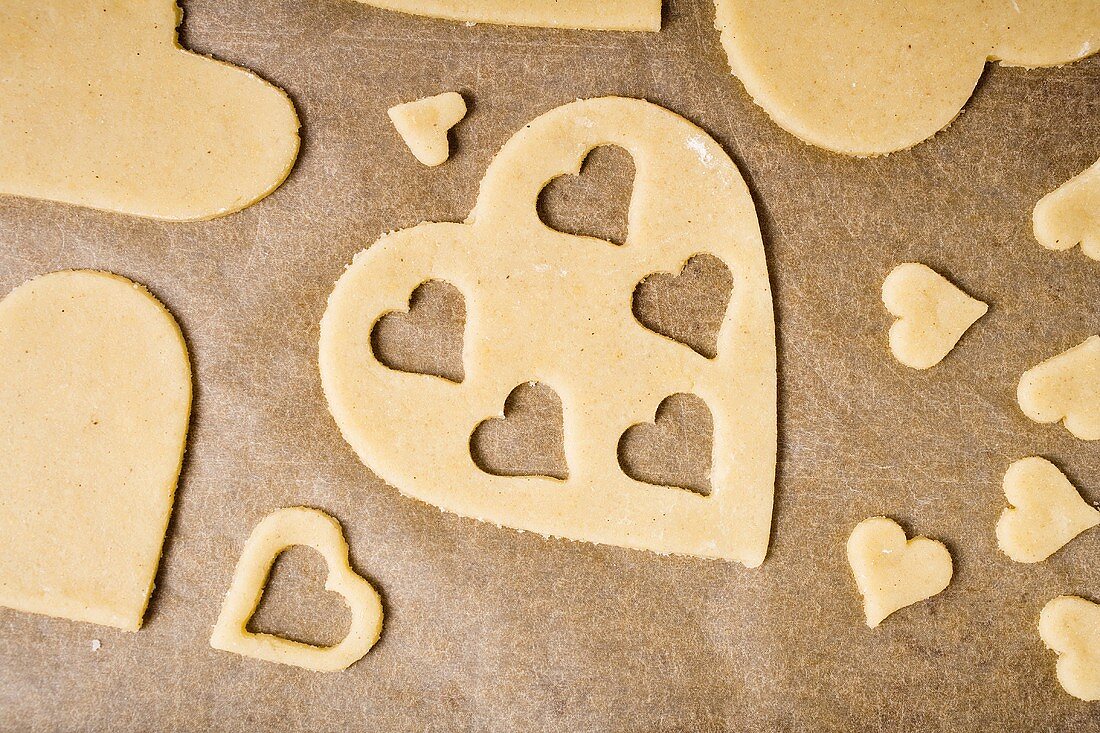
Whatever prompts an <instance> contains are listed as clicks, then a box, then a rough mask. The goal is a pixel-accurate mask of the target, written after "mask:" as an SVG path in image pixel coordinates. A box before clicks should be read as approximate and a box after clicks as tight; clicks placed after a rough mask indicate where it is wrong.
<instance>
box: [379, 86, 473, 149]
mask: <svg viewBox="0 0 1100 733" xmlns="http://www.w3.org/2000/svg"><path fill="white" fill-rule="evenodd" d="M387 113H388V114H389V116H390V121H392V122H393V126H394V127H395V128H396V129H397V132H398V134H399V135H401V139H402V140H404V141H405V144H406V145H408V146H409V151H410V152H411V153H412V154H413V156H414V157H415V158H416V159H417V160H419V161H420V162H421V163H423V164H424V165H426V166H437V165H441V164H443V163H444V162H446V160H447V158H449V157H451V143H450V141H449V140H448V138H447V133H448V132H449V131H450V129H451V128H452V127H454V126H455V125H457V124H458V123H459V122H461V121H462V118H463V117H465V116H466V101H465V100H463V99H462V95H461V94H459V93H458V92H444V93H443V94H437V95H435V96H434V97H425V98H424V99H417V100H416V101H413V102H405V103H404V104H399V105H397V106H396V107H390V108H389V110H388V112H387Z"/></svg>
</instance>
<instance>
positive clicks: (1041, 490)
mask: <svg viewBox="0 0 1100 733" xmlns="http://www.w3.org/2000/svg"><path fill="white" fill-rule="evenodd" d="M1004 492H1005V497H1006V498H1007V499H1008V503H1009V504H1010V506H1009V507H1008V508H1007V509H1005V510H1004V511H1003V512H1001V519H1000V521H998V522H997V544H998V546H1000V548H1001V551H1002V552H1004V553H1005V554H1006V555H1008V556H1009V557H1011V558H1012V559H1013V560H1015V561H1016V562H1039V561H1040V560H1046V559H1047V558H1048V557H1050V556H1051V555H1053V554H1054V553H1055V552H1057V551H1058V550H1060V549H1061V548H1062V547H1064V546H1065V545H1066V543H1068V542H1069V541H1070V540H1072V539H1073V538H1074V537H1076V536H1077V535H1079V534H1081V533H1082V532H1084V531H1085V530H1086V529H1089V528H1091V527H1095V526H1096V525H1098V524H1100V511H1097V510H1096V509H1094V508H1093V507H1091V506H1089V504H1088V502H1086V501H1085V500H1084V499H1083V498H1081V495H1080V494H1079V493H1077V489H1076V488H1075V487H1074V485H1073V484H1072V483H1070V480H1069V479H1068V478H1066V476H1065V474H1063V473H1062V472H1061V471H1059V470H1058V467H1057V466H1055V465H1054V464H1053V463H1051V462H1050V461H1047V460H1045V459H1043V458H1038V457H1031V458H1024V459H1022V460H1019V461H1016V462H1015V463H1013V464H1012V465H1011V466H1009V469H1008V471H1007V472H1006V473H1005V478H1004Z"/></svg>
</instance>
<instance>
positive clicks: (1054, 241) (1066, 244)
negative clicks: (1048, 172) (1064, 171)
mask: <svg viewBox="0 0 1100 733" xmlns="http://www.w3.org/2000/svg"><path fill="white" fill-rule="evenodd" d="M1031 218H1032V224H1033V226H1034V230H1035V238H1036V239H1037V240H1039V244H1041V245H1043V246H1044V247H1046V248H1047V249H1052V250H1056V251H1061V250H1066V249H1071V248H1072V247H1075V246H1077V245H1078V244H1079V245H1081V251H1082V252H1083V253H1084V254H1085V255H1086V256H1088V257H1091V258H1092V259H1094V260H1100V160H1098V161H1096V162H1095V163H1093V164H1092V167H1091V168H1087V169H1086V170H1085V171H1083V172H1082V173H1079V174H1078V175H1076V176H1074V177H1073V178H1071V179H1069V180H1068V181H1066V182H1065V183H1063V184H1062V185H1061V186H1059V187H1058V188H1056V189H1055V190H1053V191H1051V192H1050V193H1048V194H1047V195H1046V196H1044V197H1043V198H1041V199H1040V200H1039V203H1037V204H1036V205H1035V211H1034V213H1033V214H1032V217H1031Z"/></svg>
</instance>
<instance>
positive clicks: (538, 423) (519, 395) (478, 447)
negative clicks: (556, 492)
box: [470, 382, 569, 480]
mask: <svg viewBox="0 0 1100 733" xmlns="http://www.w3.org/2000/svg"><path fill="white" fill-rule="evenodd" d="M470 455H471V456H473V458H474V461H475V462H476V463H477V464H478V465H479V466H481V468H482V469H483V470H485V471H487V472H489V473H492V474H495V475H497V476H547V477H549V478H556V479H563V480H564V479H566V478H569V464H568V462H567V461H566V458H565V437H564V435H563V434H562V408H561V398H559V397H558V395H557V393H556V392H554V390H553V389H551V388H550V387H547V386H546V385H545V384H538V383H537V382H528V383H525V384H521V385H519V386H518V387H516V388H515V389H513V390H512V391H511V392H510V393H509V394H508V398H507V399H506V400H505V401H504V412H503V414H502V415H501V416H500V417H492V418H489V419H488V420H483V421H481V422H480V423H478V426H477V427H476V428H474V432H473V434H472V435H470Z"/></svg>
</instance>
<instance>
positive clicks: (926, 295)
mask: <svg viewBox="0 0 1100 733" xmlns="http://www.w3.org/2000/svg"><path fill="white" fill-rule="evenodd" d="M882 302H883V303H884V304H885V305H886V309H887V310H888V311H890V313H891V315H894V316H896V317H897V319H898V320H897V321H896V322H895V323H894V325H893V326H891V327H890V351H892V352H893V354H894V357H895V358H896V359H897V360H898V361H900V362H901V363H902V364H904V365H906V366H908V367H912V368H913V369H928V368H930V367H933V366H935V365H936V364H939V363H940V362H941V361H942V360H943V358H944V357H945V356H947V354H948V353H949V352H950V351H951V349H953V348H954V347H955V344H957V343H958V342H959V339H960V338H962V335H963V334H964V333H965V332H966V330H967V329H968V328H970V327H971V326H972V325H974V322H975V321H977V320H978V319H979V318H981V317H982V316H983V315H985V312H986V311H987V310H989V307H988V306H987V305H986V304H985V303H983V302H981V301H980V300H975V299H974V298H971V297H970V296H969V295H967V294H966V293H964V292H963V291H962V290H960V289H959V288H957V287H955V285H953V284H952V283H951V282H950V281H949V280H948V279H947V278H945V277H943V276H942V275H940V274H939V273H937V272H936V271H935V270H933V269H932V268H930V267H928V266H926V265H922V264H920V263H918V262H906V263H905V264H901V265H898V266H897V267H895V268H894V269H893V270H891V272H890V274H889V275H887V276H886V280H885V281H884V282H883V283H882Z"/></svg>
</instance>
